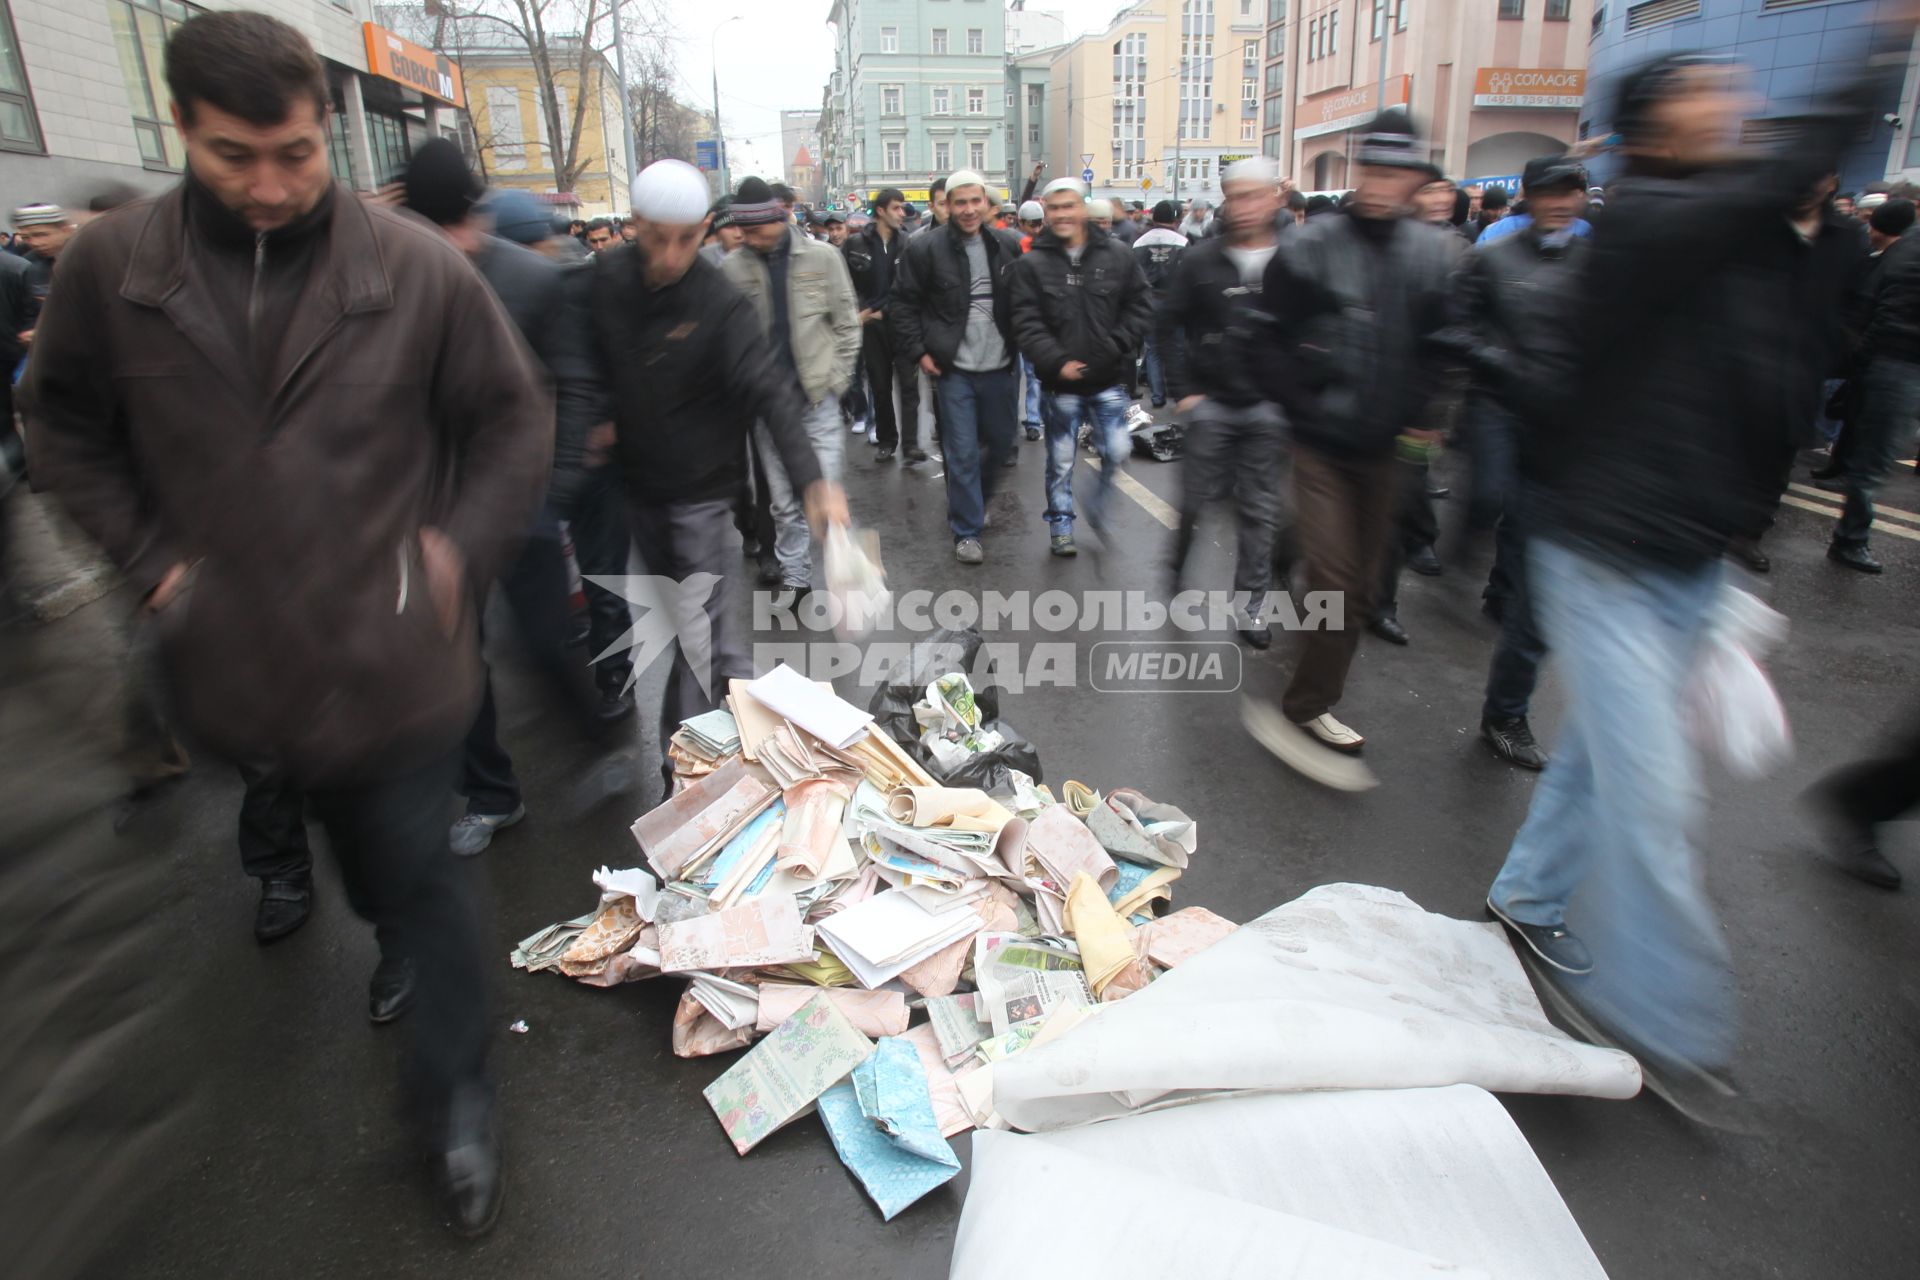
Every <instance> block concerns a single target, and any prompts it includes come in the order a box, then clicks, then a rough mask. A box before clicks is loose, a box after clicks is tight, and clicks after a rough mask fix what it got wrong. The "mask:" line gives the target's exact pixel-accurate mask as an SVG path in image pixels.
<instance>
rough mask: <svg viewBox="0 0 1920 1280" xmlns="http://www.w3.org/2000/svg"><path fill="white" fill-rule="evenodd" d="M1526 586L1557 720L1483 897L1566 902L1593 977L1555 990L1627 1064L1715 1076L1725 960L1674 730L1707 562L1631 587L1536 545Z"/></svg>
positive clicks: (1577, 556)
mask: <svg viewBox="0 0 1920 1280" xmlns="http://www.w3.org/2000/svg"><path fill="white" fill-rule="evenodd" d="M1528 551H1529V558H1528V562H1527V586H1528V588H1529V592H1528V594H1529V595H1530V597H1531V602H1532V604H1533V607H1534V610H1535V612H1536V616H1537V617H1538V619H1539V622H1540V624H1541V626H1542V628H1543V629H1544V631H1545V633H1546V637H1547V640H1548V642H1549V643H1550V644H1551V645H1552V646H1553V648H1554V650H1555V651H1556V652H1557V653H1558V654H1559V659H1560V666H1561V669H1562V671H1563V672H1564V673H1565V676H1566V681H1567V702H1568V705H1567V720H1566V724H1565V726H1564V727H1563V728H1562V729H1561V732H1560V738H1559V741H1557V742H1556V743H1555V744H1554V750H1553V762H1552V763H1551V764H1549V765H1548V766H1547V770H1546V772H1545V773H1544V774H1543V775H1542V776H1541V779H1540V784H1539V787H1538V788H1537V789H1536V790H1535V791H1534V794H1533V804H1532V807H1531V808H1529V809H1528V811H1527V819H1526V822H1525V823H1523V824H1522V825H1521V828H1520V832H1519V834H1518V835H1516V836H1515V837H1514V840H1513V847H1512V848H1511V849H1510V850H1508V852H1507V861H1506V865H1505V866H1503V867H1502V868H1501V869H1500V875H1499V878H1497V879H1496V880H1495V881H1494V883H1493V889H1492V891H1491V893H1490V894H1489V897H1490V898H1491V899H1492V900H1493V902H1494V903H1495V904H1496V905H1497V906H1499V907H1500V909H1501V910H1502V911H1505V912H1506V913H1507V914H1508V915H1510V916H1512V917H1513V918H1514V919H1515V920H1520V921H1523V922H1526V923H1529V924H1540V925H1556V924H1560V923H1561V922H1562V921H1563V920H1564V918H1565V915H1566V911H1567V906H1568V902H1569V900H1570V899H1572V897H1573V896H1574V894H1575V893H1576V892H1578V893H1579V894H1580V897H1581V904H1580V912H1579V916H1580V918H1579V921H1578V928H1577V929H1576V932H1578V933H1579V935H1580V936H1581V938H1582V939H1583V940H1584V941H1585V942H1586V944H1587V946H1588V948H1589V950H1591V952H1592V953H1593V961H1594V968H1593V972H1592V973H1591V974H1589V975H1587V976H1585V977H1582V978H1570V979H1562V980H1560V981H1562V982H1563V985H1564V986H1565V988H1566V990H1567V992H1568V993H1569V994H1570V995H1571V996H1573V997H1574V998H1575V999H1576V1000H1578V1001H1579V1003H1580V1004H1581V1005H1582V1006H1584V1007H1585V1008H1586V1009H1587V1010H1588V1011H1589V1012H1591V1013H1592V1014H1593V1015H1594V1016H1595V1017H1597V1018H1598V1019H1599V1020H1600V1021H1601V1022H1602V1023H1603V1024H1605V1025H1606V1027H1607V1028H1608V1029H1609V1030H1611V1031H1613V1032H1614V1033H1616V1034H1618V1035H1620V1036H1622V1037H1624V1038H1625V1039H1627V1040H1628V1041H1629V1042H1630V1045H1631V1047H1632V1048H1633V1049H1634V1050H1635V1051H1636V1052H1640V1053H1645V1054H1649V1055H1651V1056H1653V1057H1654V1058H1656V1059H1659V1060H1663V1061H1666V1062H1690V1063H1696V1064H1699V1065H1701V1066H1706V1067H1719V1066H1724V1065H1726V1063H1727V1061H1728V1059H1729V1058H1730V1057H1731V1056H1732V1052H1733V1045H1734V1039H1735V1034H1736V1030H1735V1007H1734V999H1733V991H1732V980H1731V973H1730V969H1731V961H1730V957H1729V955H1728V952H1727V947H1726V943H1725V941H1724V940H1723V939H1722V937H1721V934H1720V926H1719V923H1718V921H1717V920H1716V919H1715V918H1714V913H1713V907H1712V905H1711V904H1710V903H1709V902H1708V900H1707V895H1706V888H1705V885H1704V884H1703V883H1702V875H1701V864H1700V853H1699V850H1698V849H1696V848H1695V847H1694V844H1693V839H1692V837H1693V834H1694V832H1695V830H1696V829H1697V828H1698V827H1699V825H1700V820H1701V818H1702V816H1703V815H1704V813H1705V809H1706V795H1705V789H1704V786H1703V784H1702V782H1701V778H1700V762H1699V759H1698V756H1697V753H1696V752H1695V750H1694V748H1693V744H1692V743H1691V742H1690V741H1689V740H1688V738H1687V734H1686V729H1685V727H1684V726H1683V725H1682V723H1681V712H1680V706H1681V699H1682V695H1683V693H1684V691H1685V689H1686V687H1687V685H1688V682H1689V680H1690V679H1691V676H1692V672H1693V667H1694V661H1695V659H1696V657H1697V656H1698V652H1699V648H1700V640H1701V636H1702V634H1703V632H1704V631H1705V629H1706V618H1707V613H1708V608H1709V606H1710V605H1711V604H1712V603H1713V599H1714V596H1715V594H1716V593H1717V592H1718V591H1719V590H1720V586H1721V566H1720V564H1719V562H1717V561H1716V562H1714V563H1712V564H1710V565H1707V566H1704V567H1702V568H1699V569H1694V570H1689V571H1676V570H1654V569H1644V568H1643V569H1640V570H1638V571H1636V572H1635V573H1633V574H1632V575H1629V574H1627V573H1623V572H1622V571H1620V570H1618V569H1615V568H1613V567H1611V566H1609V565H1607V564H1604V563H1603V562H1601V561H1598V560H1595V559H1592V558H1590V557H1589V556H1587V555H1586V554H1584V553H1582V552H1578V551H1574V550H1570V549H1568V548H1566V547H1563V546H1560V545H1559V544H1557V543H1553V542H1548V541H1546V540H1544V539H1535V540H1533V541H1532V542H1531V543H1530V544H1529V547H1528Z"/></svg>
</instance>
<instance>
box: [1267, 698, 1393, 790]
mask: <svg viewBox="0 0 1920 1280" xmlns="http://www.w3.org/2000/svg"><path fill="white" fill-rule="evenodd" d="M1240 722H1241V723H1242V724H1244V725H1245V726H1246V727H1247V732H1248V733H1250V734H1252V735H1253V740H1254V741H1255V742H1258V743H1259V744H1260V745H1261V746H1263V747H1265V748H1266V749H1267V750H1268V751H1270V752H1272V753H1273V755H1274V757H1275V758H1276V759H1278V760H1279V761H1280V763H1282V764H1284V765H1286V766H1287V767H1288V768H1289V769H1292V770H1293V771H1294V772H1296V773H1298V774H1300V776H1302V777H1304V778H1306V779H1307V780H1308V781H1310V782H1317V783H1319V784H1320V785H1321V786H1323V787H1332V788H1333V789H1334V790H1336V791H1370V790H1372V789H1373V788H1374V787H1377V786H1379V785H1380V779H1379V778H1377V777H1375V776H1374V773H1373V770H1371V769H1369V768H1367V766H1366V765H1365V764H1363V763H1361V762H1360V760H1358V759H1357V758H1355V757H1354V756H1350V755H1347V754H1344V753H1343V752H1339V751H1333V750H1329V749H1328V748H1326V747H1323V746H1320V745H1318V743H1317V741H1316V738H1315V735H1313V734H1311V733H1303V732H1301V726H1300V725H1297V724H1295V723H1293V721H1291V720H1289V719H1287V718H1286V717H1285V716H1283V715H1281V714H1280V709H1279V708H1278V707H1275V706H1273V705H1272V704H1271V703H1267V702H1262V701H1260V700H1259V699H1257V698H1246V699H1243V700H1242V701H1241V703H1240Z"/></svg>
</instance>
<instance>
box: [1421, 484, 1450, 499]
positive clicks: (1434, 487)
mask: <svg viewBox="0 0 1920 1280" xmlns="http://www.w3.org/2000/svg"><path fill="white" fill-rule="evenodd" d="M1452 492H1453V490H1451V489H1449V488H1447V487H1446V486H1445V485H1438V484H1429V485H1428V486H1427V496H1428V497H1429V498H1444V497H1446V496H1447V495H1448V494H1450V493H1452Z"/></svg>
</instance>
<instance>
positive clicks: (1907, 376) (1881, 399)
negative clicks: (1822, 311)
mask: <svg viewBox="0 0 1920 1280" xmlns="http://www.w3.org/2000/svg"><path fill="white" fill-rule="evenodd" d="M1859 405H1860V411H1859V413H1858V414H1857V415H1856V416H1855V417H1854V418H1852V419H1851V420H1849V422H1848V423H1847V435H1848V437H1849V439H1848V440H1847V449H1846V456H1845V459H1844V466H1845V469H1844V470H1843V471H1842V473H1841V477H1840V482H1841V484H1842V485H1844V486H1845V491H1846V506H1845V508H1844V509H1843V510H1842V511H1841V514H1840V519H1839V520H1838V521H1836V522H1835V524H1834V526H1833V540H1834V541H1835V542H1837V543H1842V544H1847V543H1857V544H1864V543H1865V542H1866V541H1867V535H1868V533H1869V532H1871V531H1872V529H1873V495H1874V494H1875V493H1876V492H1878V491H1879V488H1880V486H1881V484H1882V483H1884V482H1885V481H1886V478H1887V475H1888V473H1889V472H1891V471H1892V470H1893V466H1894V462H1895V461H1896V460H1897V459H1898V458H1899V457H1900V455H1901V454H1902V453H1903V452H1905V451H1906V450H1909V449H1911V448H1913V432H1914V419H1915V416H1916V415H1917V414H1920V364H1915V363H1913V362H1911V361H1907V360H1895V359H1891V358H1889V357H1887V356H1881V357H1879V358H1878V359H1876V360H1875V361H1874V362H1873V363H1872V364H1870V365H1868V366H1867V371H1866V373H1864V374H1863V375H1861V381H1860V399H1859Z"/></svg>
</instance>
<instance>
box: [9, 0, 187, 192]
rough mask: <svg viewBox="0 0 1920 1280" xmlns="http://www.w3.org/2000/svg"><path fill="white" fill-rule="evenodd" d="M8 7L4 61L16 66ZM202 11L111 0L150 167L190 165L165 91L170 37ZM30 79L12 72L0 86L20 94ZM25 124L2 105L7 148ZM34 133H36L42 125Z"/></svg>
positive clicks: (168, 2)
mask: <svg viewBox="0 0 1920 1280" xmlns="http://www.w3.org/2000/svg"><path fill="white" fill-rule="evenodd" d="M7 8H8V21H7V28H6V35H7V49H6V53H7V55H8V56H7V58H6V61H7V62H8V63H12V64H15V65H17V64H18V63H19V51H18V47H17V45H16V44H15V42H14V39H13V21H12V8H13V6H12V5H11V3H9V4H8V6H7ZM199 12H200V10H198V9H194V8H190V7H188V6H187V5H184V4H181V3H180V0H108V4H107V18H108V21H109V22H110V23H111V25H112V27H113V43H114V46H115V48H116V49H117V50H118V52H119V54H120V77H121V79H122V80H124V81H125V82H126V87H127V100H128V101H129V102H131V103H132V104H133V132H134V137H135V138H136V139H137V140H138V141H139V144H140V159H141V160H142V161H143V162H144V163H146V164H147V165H148V167H150V168H156V169H179V168H182V167H184V166H185V164H186V152H185V150H184V149H183V148H182V147H181V145H180V133H179V131H178V130H177V129H175V128H174V127H173V95H172V94H170V93H168V92H167V80H166V50H167V37H168V36H170V35H172V34H173V31H174V28H175V27H178V26H179V25H180V24H181V23H183V22H185V21H186V20H187V19H188V18H190V17H193V16H194V15H195V14H197V13H199ZM16 83H17V84H18V86H19V87H18V88H17V89H16V88H15V84H16ZM26 83H27V82H26V76H25V74H24V73H23V74H21V75H20V77H19V79H18V81H17V82H16V81H15V80H14V79H13V77H12V76H11V75H10V74H9V75H6V76H5V77H4V78H0V88H3V89H5V90H8V91H10V92H11V93H12V94H14V95H18V96H22V97H23V96H24V94H25V90H26ZM0 101H4V99H0ZM21 123H22V121H21V120H19V119H18V118H16V116H15V113H14V111H13V110H11V109H10V108H9V107H8V106H0V135H3V136H5V137H6V138H7V140H8V145H9V146H13V145H15V144H14V143H13V141H12V138H13V133H14V131H15V130H16V129H17V128H18V127H19V126H20V125H21ZM28 123H31V121H30V120H29V121H28ZM34 132H35V133H36V134H37V133H38V129H37V128H35V129H34ZM32 149H33V150H35V151H38V150H40V147H39V146H38V145H37V143H36V145H35V146H34V147H33V148H32Z"/></svg>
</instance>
